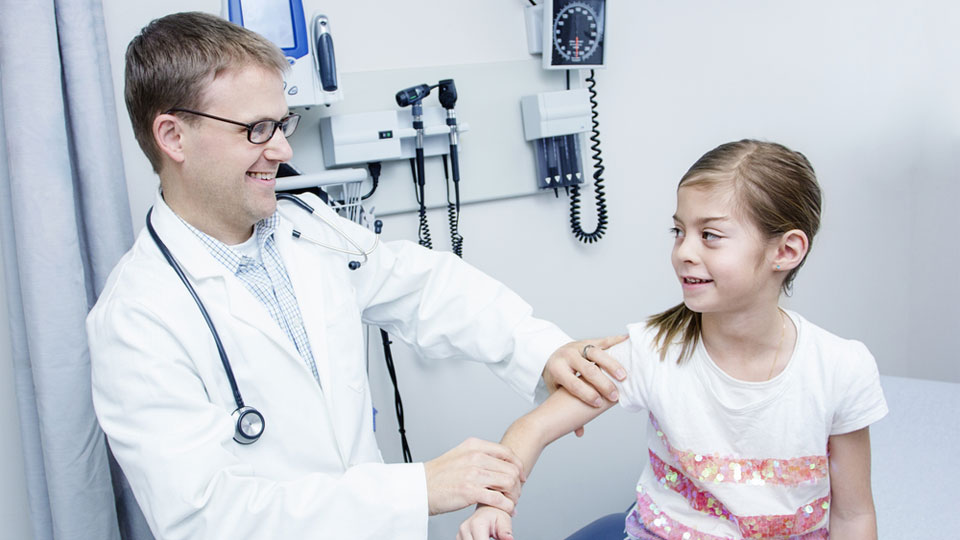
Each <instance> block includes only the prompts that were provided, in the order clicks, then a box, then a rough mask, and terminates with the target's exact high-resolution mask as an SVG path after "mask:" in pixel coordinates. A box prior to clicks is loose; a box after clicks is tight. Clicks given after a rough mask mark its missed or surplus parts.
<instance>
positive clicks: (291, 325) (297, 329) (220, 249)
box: [180, 212, 320, 384]
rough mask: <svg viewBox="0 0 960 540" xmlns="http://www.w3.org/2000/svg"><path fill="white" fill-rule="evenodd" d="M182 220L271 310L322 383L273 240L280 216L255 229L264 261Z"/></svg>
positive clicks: (265, 221)
mask: <svg viewBox="0 0 960 540" xmlns="http://www.w3.org/2000/svg"><path fill="white" fill-rule="evenodd" d="M180 221H182V222H183V224H184V225H186V226H187V228H188V229H190V230H191V231H193V234H195V235H196V236H197V238H199V239H200V241H201V242H203V244H204V245H205V246H207V249H208V250H209V251H210V255H213V258H214V259H216V260H218V261H220V262H221V263H222V264H223V265H224V266H225V267H226V268H227V270H229V271H230V272H232V273H233V275H235V276H237V278H239V279H240V281H242V282H243V284H244V285H245V286H246V287H247V289H248V290H249V291H250V292H251V293H252V294H253V295H254V296H255V297H257V298H258V299H259V300H260V302H261V303H262V304H263V305H264V306H265V307H266V308H267V311H268V312H269V313H270V317H271V318H272V319H273V320H274V321H275V322H276V323H277V325H278V326H279V327H280V329H281V330H283V331H284V333H286V334H287V337H288V338H290V342H291V343H293V345H294V346H295V347H296V348H297V352H299V353H300V357H301V358H303V360H304V362H306V363H307V367H309V368H310V372H311V373H313V378H314V379H316V381H317V384H320V375H319V374H318V373H317V364H316V362H315V361H314V359H313V351H312V350H311V349H310V341H309V340H308V339H307V331H306V329H305V328H304V327H303V317H302V316H301V315H300V306H299V305H298V304H297V297H296V295H295V294H294V292H293V283H291V282H290V276H289V275H288V274H287V269H286V267H284V265H283V260H282V259H281V258H280V252H279V251H277V242H276V240H275V239H274V237H273V233H274V231H276V229H277V224H278V223H279V222H280V216H279V215H278V214H277V213H276V212H274V214H273V215H272V216H270V217H269V218H266V219H262V220H260V221H259V222H257V224H256V225H255V226H254V232H253V234H254V235H255V236H256V237H257V246H258V247H259V249H260V256H261V258H262V259H263V262H261V261H258V260H255V259H251V258H250V257H248V256H246V255H243V254H241V253H240V252H238V251H237V250H235V249H233V248H231V247H230V246H228V245H226V244H224V243H223V242H221V241H219V240H217V239H215V238H212V237H210V236H209V235H207V234H205V233H203V232H201V231H200V230H198V229H197V228H195V227H193V226H192V225H190V224H189V223H187V222H186V221H183V219H181V220H180Z"/></svg>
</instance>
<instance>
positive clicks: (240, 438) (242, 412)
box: [146, 193, 380, 444]
mask: <svg viewBox="0 0 960 540" xmlns="http://www.w3.org/2000/svg"><path fill="white" fill-rule="evenodd" d="M277 198H278V199H285V200H289V201H292V202H294V203H295V204H296V205H297V206H299V207H300V208H303V209H304V210H306V211H307V212H308V213H310V214H311V215H313V216H315V217H318V218H320V220H321V221H323V222H324V223H326V224H327V225H328V226H330V228H332V229H333V230H334V231H336V232H337V234H339V235H340V236H341V237H342V238H343V239H345V240H346V241H347V242H348V243H349V244H350V245H351V246H353V247H354V248H356V251H351V250H348V249H343V248H340V247H337V246H332V245H329V244H326V243H323V242H320V241H318V240H316V239H314V238H311V237H309V236H306V235H304V234H302V233H301V232H300V231H298V230H296V229H294V230H293V237H294V238H297V239H302V240H306V241H308V242H310V243H313V244H316V245H318V246H322V247H325V248H327V249H331V250H333V251H337V252H340V253H346V254H348V255H354V256H361V257H363V261H362V262H367V258H368V256H369V255H370V254H371V253H373V251H374V250H375V249H377V246H378V245H379V244H380V236H379V235H377V236H376V239H375V240H374V243H373V246H372V247H371V248H370V249H368V250H364V249H362V248H361V247H360V246H359V245H358V244H357V243H356V242H354V241H353V239H352V238H350V237H349V236H347V235H346V234H345V233H344V232H343V231H341V230H340V228H339V227H337V226H336V225H335V224H334V223H332V222H330V221H328V220H327V219H326V218H324V217H323V216H321V215H319V214H316V213H314V210H313V207H312V206H310V205H309V204H307V203H306V202H304V201H303V200H301V199H300V198H299V197H297V196H296V195H291V194H288V193H277ZM151 214H153V207H151V208H150V210H148V211H147V220H146V221H147V231H148V232H149V233H150V237H151V238H153V241H154V243H156V244H157V248H159V249H160V253H162V254H163V258H164V259H166V260H167V263H169V264H170V267H171V268H173V271H174V272H176V273H177V277H179V278H180V281H182V282H183V284H184V286H185V287H186V288H187V291H189V292H190V296H192V297H193V300H194V302H196V303H197V307H198V308H200V313H201V314H202V315H203V320H204V321H206V323H207V328H209V329H210V333H211V334H212V335H213V341H214V342H215V343H216V344H217V354H219V355H220V363H222V364H223V370H224V372H226V374H227V380H228V381H230V390H231V391H232V392H233V400H234V401H235V402H236V404H237V408H236V410H234V411H233V413H232V414H231V418H233V419H234V422H235V423H236V427H235V430H234V434H233V440H235V441H237V442H238V443H240V444H252V443H255V442H257V440H258V439H260V436H261V435H263V429H264V427H265V426H266V422H265V421H264V419H263V415H262V414H261V413H260V411H258V410H257V409H256V408H254V407H251V406H249V405H244V403H243V396H241V395H240V388H239V387H238V386H237V379H236V378H235V377H234V376H233V369H232V368H231V367H230V360H229V359H228V358H227V352H226V350H224V348H223V342H222V341H220V334H219V333H217V329H216V327H214V325H213V320H212V319H210V314H209V313H208V312H207V308H206V307H204V305H203V302H201V301H200V297H199V296H198V295H197V291H196V290H195V289H194V288H193V285H191V284H190V280H188V279H187V276H186V274H184V273H183V268H181V267H180V264H179V263H178V262H177V260H176V259H175V258H174V257H173V254H172V253H170V250H169V249H168V248H167V246H166V244H164V243H163V241H162V240H160V235H158V234H157V231H156V229H154V228H153V224H152V223H151V222H150V216H151ZM378 224H379V223H378ZM377 232H379V231H377ZM360 265H361V261H357V260H352V261H350V262H349V263H348V265H347V266H348V268H350V269H351V270H356V269H358V268H360Z"/></svg>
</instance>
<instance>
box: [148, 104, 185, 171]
mask: <svg viewBox="0 0 960 540" xmlns="http://www.w3.org/2000/svg"><path fill="white" fill-rule="evenodd" d="M183 135H184V133H183V120H181V119H179V118H177V117H176V116H174V115H172V114H166V113H165V114H160V115H157V117H156V118H154V119H153V140H154V141H156V143H157V147H158V148H159V149H160V151H161V152H162V153H163V154H164V155H166V156H167V157H168V158H170V159H171V160H173V161H174V162H176V163H183V160H184V152H183Z"/></svg>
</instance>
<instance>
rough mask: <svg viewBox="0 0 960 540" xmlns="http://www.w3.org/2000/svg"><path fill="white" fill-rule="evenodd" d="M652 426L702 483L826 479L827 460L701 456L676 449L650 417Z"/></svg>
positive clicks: (793, 483) (791, 482)
mask: <svg viewBox="0 0 960 540" xmlns="http://www.w3.org/2000/svg"><path fill="white" fill-rule="evenodd" d="M650 424H651V425H653V429H654V430H656V433H657V437H659V438H660V441H661V442H662V443H663V445H664V447H665V448H666V449H667V451H668V452H670V455H671V456H673V458H674V459H675V460H676V461H677V463H679V464H680V467H681V468H682V469H683V471H684V472H685V473H686V474H687V476H690V477H692V478H696V479H697V480H699V481H700V482H718V483H719V482H733V483H737V484H752V485H764V484H778V485H787V486H796V485H799V484H802V483H805V482H816V481H818V480H822V479H824V478H826V477H827V456H825V455H824V456H803V457H798V458H791V459H743V458H736V457H725V456H709V455H701V454H697V453H696V452H689V451H685V450H680V449H678V448H675V447H674V446H673V445H671V444H670V441H669V440H667V436H666V435H665V434H664V433H663V430H661V429H660V424H659V423H658V422H657V419H656V418H654V416H653V414H652V413H651V414H650Z"/></svg>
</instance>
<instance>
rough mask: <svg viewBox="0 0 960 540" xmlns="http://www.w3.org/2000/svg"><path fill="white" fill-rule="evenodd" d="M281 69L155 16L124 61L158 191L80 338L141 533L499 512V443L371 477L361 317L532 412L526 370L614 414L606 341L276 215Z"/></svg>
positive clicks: (267, 56) (382, 523) (417, 250)
mask: <svg viewBox="0 0 960 540" xmlns="http://www.w3.org/2000/svg"><path fill="white" fill-rule="evenodd" d="M286 67H287V64H286V61H285V59H284V57H283V55H282V53H281V52H280V51H279V49H277V48H276V47H275V46H274V45H273V44H271V43H270V42H269V41H267V40H265V39H264V38H262V37H260V36H258V35H257V34H254V33H252V32H250V31H247V30H245V29H243V28H240V27H238V26H235V25H233V24H230V23H228V22H226V21H224V20H222V19H220V18H218V17H214V16H211V15H205V14H200V13H181V14H174V15H170V16H167V17H164V18H162V19H159V20H156V21H153V22H152V23H150V24H149V25H148V26H147V27H145V28H144V29H143V30H142V32H141V33H140V35H138V36H137V37H135V38H134V39H133V41H132V42H131V43H130V45H129V47H128V49H127V59H126V88H125V98H126V103H127V109H128V112H129V113H130V118H131V121H132V124H133V128H134V133H135V134H136V137H137V140H138V142H139V144H140V146H141V148H142V149H143V151H144V153H146V155H147V157H148V158H149V160H150V162H151V164H152V166H153V168H154V170H155V171H156V172H157V173H158V174H159V176H160V187H161V190H160V193H158V195H157V197H156V200H155V201H154V205H153V209H152V212H151V214H150V216H149V218H148V220H149V224H150V225H149V227H148V229H151V228H152V229H153V230H154V231H155V234H156V235H157V240H154V239H153V238H152V237H151V235H150V234H148V229H145V230H144V231H143V232H141V234H140V235H139V237H138V238H137V240H136V242H135V244H134V246H133V247H132V249H131V250H130V251H129V252H128V253H127V254H126V255H125V256H124V257H123V259H122V260H121V261H120V262H119V263H118V265H117V267H116V268H115V269H114V271H113V273H112V274H111V276H110V278H109V281H108V283H107V286H106V288H105V290H104V292H103V294H102V295H101V297H100V299H99V301H98V302H97V304H96V306H95V307H94V309H93V310H92V311H91V313H90V315H89V317H88V320H87V329H88V334H89V341H90V349H91V361H92V372H93V399H94V405H95V407H96V412H97V417H98V419H99V421H100V425H101V426H102V427H103V430H104V432H105V433H106V434H107V437H108V439H109V441H110V445H111V448H112V450H113V452H114V454H115V456H116V458H117V460H118V462H119V463H120V465H121V466H122V468H123V470H124V472H125V474H126V476H127V478H128V480H129V481H130V484H131V487H132V489H133V492H134V494H135V496H136V498H137V501H138V503H139V505H140V507H141V508H142V510H143V512H144V514H145V516H146V518H147V521H148V523H149V525H150V528H151V529H152V531H153V533H154V535H155V536H156V537H157V538H158V539H181V538H203V539H213V538H230V539H244V538H250V539H253V538H290V539H306V538H332V539H351V540H357V539H366V538H399V539H417V540H422V539H424V538H426V536H427V517H428V515H433V514H437V513H441V512H448V511H452V510H456V509H459V508H463V507H465V506H468V505H472V504H475V503H484V504H488V505H493V506H496V507H499V508H502V509H504V510H506V511H511V510H512V509H513V506H514V503H515V501H516V499H517V496H518V494H519V491H520V483H521V481H522V480H523V479H522V478H521V477H520V475H521V472H520V471H521V470H522V467H521V464H520V462H519V460H518V459H517V457H516V456H515V455H514V454H513V453H512V452H511V451H510V450H508V449H507V448H505V447H503V446H500V445H498V444H495V443H491V442H486V441H480V440H474V439H471V440H468V441H465V442H464V443H462V444H460V445H459V446H457V447H456V448H454V449H452V450H450V451H449V452H447V453H445V454H443V455H441V456H439V457H438V458H436V459H433V460H430V461H428V462H426V463H414V464H390V465H387V464H384V463H383V461H382V458H381V456H380V452H379V450H378V448H377V443H376V440H375V438H374V433H373V430H372V422H373V419H372V417H371V415H372V407H371V399H370V388H369V384H368V380H367V375H366V371H365V361H364V352H363V348H364V337H363V323H372V324H376V325H378V326H381V327H383V328H385V329H386V330H388V331H389V332H390V333H391V334H393V335H394V336H396V337H398V338H399V339H401V340H403V341H404V342H406V343H408V344H410V345H411V346H412V347H413V348H414V349H416V351H417V352H418V354H420V355H422V356H424V357H430V358H438V359H439V358H469V359H474V360H478V361H482V362H486V363H488V365H489V366H490V369H491V370H493V371H494V372H495V373H496V374H497V375H498V376H500V377H501V378H502V379H503V380H504V381H506V382H507V383H508V384H510V385H511V386H512V387H513V388H514V389H515V390H517V391H518V392H520V393H521V394H523V395H526V396H528V397H529V398H531V399H532V397H533V394H534V390H535V388H536V387H537V386H538V381H540V378H541V375H542V377H543V380H544V383H545V384H546V386H547V387H548V388H555V387H556V385H557V384H560V385H563V386H565V387H567V388H568V389H570V391H571V392H573V393H575V394H577V395H578V396H580V397H581V398H582V399H584V400H585V401H588V402H593V401H594V400H595V399H597V398H599V395H598V393H597V392H602V393H603V394H604V395H606V396H607V397H608V398H610V399H616V396H615V394H614V393H615V388H614V387H613V385H612V384H611V383H610V381H609V380H607V379H606V378H605V377H603V376H602V375H601V374H600V373H599V371H600V370H599V369H597V367H596V366H594V365H592V364H590V363H589V362H587V361H586V360H585V359H583V358H582V356H581V351H582V350H583V347H585V346H586V345H596V346H597V347H598V348H603V347H606V346H609V345H610V344H612V343H613V342H615V341H617V339H616V338H609V339H605V340H589V341H581V342H574V343H568V342H569V341H570V339H569V338H568V337H567V336H566V335H565V334H564V333H563V332H562V331H560V330H559V329H558V328H556V327H555V326H554V325H552V324H550V323H548V322H545V321H541V320H538V319H534V318H532V317H531V309H530V307H529V306H528V305H527V304H526V303H524V302H523V301H522V300H521V299H520V298H519V297H517V296H516V295H515V294H514V293H512V292H511V291H510V290H508V289H507V288H505V287H504V286H503V285H501V284H500V283H498V282H496V281H494V280H492V279H490V278H489V277H487V276H485V275H483V274H482V273H480V272H479V271H477V270H475V269H473V268H472V267H470V266H468V265H466V264H464V263H463V262H461V261H460V260H459V259H457V258H456V257H453V256H452V255H449V254H442V253H434V252H430V251H427V250H425V249H422V248H421V247H419V246H417V245H415V244H413V243H410V242H392V243H386V244H381V245H380V246H379V247H377V248H376V249H373V250H372V252H371V253H370V254H369V257H368V258H366V260H365V262H364V264H362V266H361V267H360V268H359V269H356V270H351V269H350V268H348V262H349V261H350V260H352V259H357V258H359V257H349V256H346V255H344V254H342V253H339V252H336V251H334V250H331V249H328V248H324V247H320V246H318V245H316V244H315V243H313V242H311V241H306V240H304V238H306V237H311V238H313V239H315V240H317V241H320V242H322V243H326V244H330V245H335V246H342V247H344V248H345V249H350V244H349V243H348V241H347V240H345V237H349V238H350V239H351V240H353V241H354V242H355V243H356V244H357V245H359V246H361V247H362V248H363V249H364V250H367V249H369V247H370V246H373V245H375V238H374V236H373V235H372V233H370V232H369V231H367V230H366V229H364V228H362V227H359V226H357V225H355V224H353V223H351V222H349V221H346V220H341V219H339V218H338V217H337V216H336V215H335V213H334V212H333V211H332V210H330V209H329V208H328V207H326V205H324V204H322V203H320V202H319V201H316V200H310V201H308V202H310V203H311V204H312V205H313V206H314V208H315V211H316V213H318V214H320V217H321V218H324V219H326V220H327V221H332V222H334V223H335V224H336V226H337V227H338V228H339V229H341V231H342V233H343V234H340V233H338V232H336V231H335V230H334V229H333V228H332V227H330V226H329V225H328V224H326V223H325V222H324V221H323V220H321V219H317V217H315V216H313V215H310V214H309V213H307V212H305V211H303V210H301V209H300V208H298V207H296V206H294V205H292V204H289V203H286V202H285V203H283V204H281V205H280V206H279V208H278V205H277V203H276V199H275V198H274V184H275V174H276V172H277V168H278V166H279V164H280V163H281V162H284V161H287V160H289V159H290V158H291V156H292V151H291V149H290V146H289V145H288V144H287V139H286V137H288V136H290V135H291V134H292V133H293V130H294V129H295V128H296V122H297V120H298V118H297V117H296V115H290V114H289V113H288V110H287V106H286V103H285V100H284V93H283V80H282V73H283V70H284V69H286ZM294 230H297V231H299V233H300V235H298V236H299V237H295V235H294V233H293V231H294ZM161 243H162V244H164V245H165V246H166V247H167V248H168V249H169V252H170V254H171V256H172V258H173V259H175V261H176V262H177V264H178V265H179V266H180V267H181V268H182V272H183V274H184V277H183V279H184V280H185V281H181V278H179V277H178V275H177V273H176V272H175V271H174V269H173V268H172V263H169V264H168V261H167V260H165V258H164V256H163V255H162V254H161V250H160V248H159V246H160V244H161ZM185 282H186V283H190V284H191V286H192V287H193V288H194V289H195V290H196V294H197V296H198V297H199V299H201V300H202V302H203V305H204V306H205V309H206V311H207V312H208V314H209V318H210V320H211V322H212V324H213V325H215V327H216V330H217V334H218V335H219V338H220V341H221V342H222V347H223V353H224V355H225V356H228V357H229V365H230V371H232V374H233V376H234V378H235V386H236V388H237V389H238V392H234V388H233V387H232V385H231V381H230V378H229V377H228V375H227V371H228V370H226V369H225V364H226V363H225V362H221V359H220V358H221V356H220V353H218V348H217V344H216V342H215V340H214V338H213V334H212V332H211V329H210V328H208V326H207V323H206V322H205V321H204V318H203V315H201V310H200V309H199V308H198V303H196V302H195V301H194V299H193V298H192V297H191V295H190V293H189V292H188V291H187V288H186V287H185ZM564 344H566V345H564ZM551 353H552V354H551ZM593 356H594V357H600V356H603V355H602V354H599V351H597V353H595V354H594V355H593ZM548 357H549V360H547V358H548ZM600 360H601V361H600V364H601V366H602V367H603V368H604V369H606V370H607V371H609V372H611V373H615V372H616V371H617V370H620V369H622V368H620V366H619V365H618V364H616V362H615V361H613V360H612V359H611V358H609V357H603V358H601V359H600ZM578 372H582V374H583V376H582V377H578V376H577V373H578ZM621 378H622V377H621ZM588 383H589V384H588ZM591 385H593V386H591ZM239 393H242V400H243V402H244V404H245V405H249V406H253V407H255V408H256V409H257V411H258V412H259V413H260V414H261V415H262V417H263V419H264V422H265V425H264V428H265V429H264V430H263V433H262V436H260V437H259V438H258V439H256V440H255V442H252V441H249V440H246V441H242V440H241V441H240V442H244V443H249V444H240V442H238V439H235V437H236V435H237V434H236V430H237V421H236V418H235V415H234V414H233V413H234V411H235V409H237V408H238V403H237V402H238V401H240V399H239V396H238V394H239Z"/></svg>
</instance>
